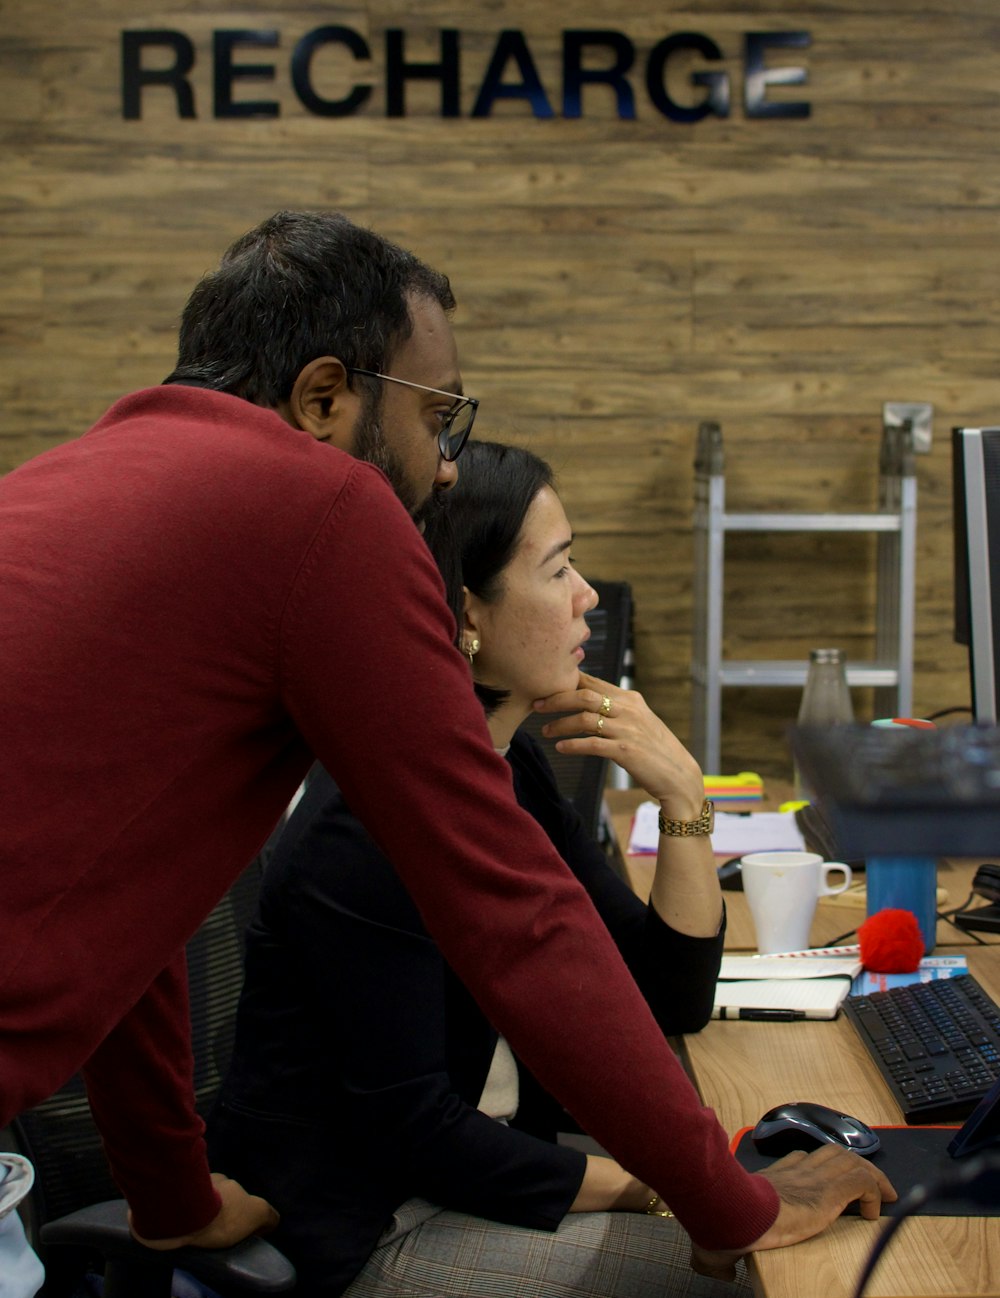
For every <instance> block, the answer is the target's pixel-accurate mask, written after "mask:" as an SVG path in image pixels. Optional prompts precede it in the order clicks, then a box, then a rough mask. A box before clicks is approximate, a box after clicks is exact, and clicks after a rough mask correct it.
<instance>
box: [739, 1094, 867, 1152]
mask: <svg viewBox="0 0 1000 1298" xmlns="http://www.w3.org/2000/svg"><path fill="white" fill-rule="evenodd" d="M750 1138H751V1140H752V1141H753V1143H754V1147H755V1148H756V1150H757V1152H758V1153H760V1154H768V1155H770V1156H774V1157H779V1158H780V1157H781V1155H782V1154H788V1153H791V1151H792V1150H793V1149H805V1150H811V1149H818V1148H819V1147H820V1145H843V1147H844V1148H845V1149H850V1150H853V1151H854V1153H855V1154H860V1155H861V1156H862V1157H863V1158H869V1157H870V1156H871V1155H872V1154H874V1153H876V1152H877V1151H878V1150H879V1148H880V1147H881V1146H880V1141H879V1138H878V1136H877V1135H876V1134H875V1132H874V1131H872V1129H871V1127H866V1126H865V1124H864V1123H863V1122H861V1121H860V1120H859V1119H858V1118H851V1117H849V1116H848V1115H847V1114H846V1113H838V1112H837V1110H836V1109H828V1108H827V1107H826V1105H825V1104H813V1103H811V1102H810V1101H807V1100H803V1101H801V1102H796V1103H795V1104H779V1105H778V1106H777V1108H774V1109H768V1111H767V1112H766V1113H765V1114H764V1116H763V1117H762V1118H761V1120H760V1121H759V1122H758V1123H757V1125H756V1127H754V1129H753V1131H752V1132H751V1135H750Z"/></svg>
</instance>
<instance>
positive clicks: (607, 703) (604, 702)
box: [601, 694, 611, 717]
mask: <svg viewBox="0 0 1000 1298" xmlns="http://www.w3.org/2000/svg"><path fill="white" fill-rule="evenodd" d="M601 711H602V712H603V713H604V715H605V716H606V717H610V716H611V699H610V698H609V697H608V695H607V694H605V695H603V696H602V698H601Z"/></svg>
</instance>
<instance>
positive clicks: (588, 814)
mask: <svg viewBox="0 0 1000 1298" xmlns="http://www.w3.org/2000/svg"><path fill="white" fill-rule="evenodd" d="M590 584H591V585H592V586H593V588H594V590H596V591H597V594H598V597H599V598H600V603H599V604H598V606H597V608H595V609H592V610H591V611H590V612H589V613H588V614H587V615H586V617H587V625H588V626H589V627H590V639H589V640H588V641H587V656H586V659H585V660H584V664H583V670H584V671H585V672H586V673H587V674H588V675H589V676H599V677H600V678H601V679H602V680H606V681H614V682H616V683H617V682H618V681H620V680H621V678H622V670H623V668H624V666H625V658H626V653H627V651H628V650H629V648H630V646H631V643H632V588H631V586H630V585H629V584H628V582H625V581H592V582H591V583H590ZM549 720H551V717H549V716H537V715H532V716H530V717H528V719H527V720H526V721H525V722H524V723H523V726H524V729H526V730H527V731H528V732H529V734H532V735H534V737H535V738H536V739H538V740H539V742H540V743H541V745H542V747H543V748H544V749H545V753H546V756H547V757H548V759H549V761H550V762H551V764H552V770H553V772H554V774H555V777H556V783H557V785H558V786H559V791H560V793H562V795H563V796H564V797H566V798H568V799H569V800H570V802H572V804H573V806H574V807H575V808H576V810H577V811H578V812H579V813H580V816H581V818H582V820H583V823H584V824H585V825H586V827H587V832H588V833H589V834H590V836H591V838H593V839H595V840H600V839H601V805H602V801H603V798H604V782H605V780H606V778H607V773H608V759H607V758H606V757H571V756H568V755H567V754H565V753H559V752H557V751H556V749H555V748H554V746H553V744H552V742H551V741H550V740H547V739H545V737H544V736H543V735H542V733H541V731H542V726H543V725H545V723H546V722H547V721H549Z"/></svg>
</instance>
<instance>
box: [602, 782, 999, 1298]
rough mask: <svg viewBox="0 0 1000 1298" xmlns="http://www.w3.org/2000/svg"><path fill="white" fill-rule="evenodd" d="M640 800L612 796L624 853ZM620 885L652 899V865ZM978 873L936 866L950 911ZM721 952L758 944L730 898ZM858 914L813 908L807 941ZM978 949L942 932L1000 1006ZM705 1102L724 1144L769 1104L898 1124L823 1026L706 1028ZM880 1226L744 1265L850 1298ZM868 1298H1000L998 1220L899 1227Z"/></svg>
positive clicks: (832, 1296) (796, 1287)
mask: <svg viewBox="0 0 1000 1298" xmlns="http://www.w3.org/2000/svg"><path fill="white" fill-rule="evenodd" d="M642 796H643V795H642V794H641V792H639V791H637V790H631V789H630V790H609V792H608V795H607V800H608V805H609V810H610V811H611V813H612V821H613V825H614V829H615V834H616V837H617V840H618V842H619V844H627V842H628V827H629V823H630V821H631V814H632V811H633V810H634V808H635V806H636V805H637V804H638V802H640V801H641V800H642ZM623 861H624V865H625V873H626V877H627V878H628V879H629V881H630V882H631V883H632V886H633V887H634V888H635V890H636V891H637V892H638V893H639V894H640V895H641V896H648V893H649V888H650V884H651V879H652V862H651V861H650V860H649V858H644V857H627V856H625V855H624V854H623ZM974 868H975V863H974V862H961V861H959V862H944V863H942V865H941V867H940V871H939V884H940V885H942V886H944V887H945V888H946V889H947V891H948V894H949V895H948V903H947V904H948V905H949V906H957V905H959V904H960V903H961V902H964V901H965V899H966V897H967V896H968V895H969V891H970V884H971V878H972V874H973V872H974ZM725 896H726V907H727V912H728V917H729V918H728V928H727V937H726V947H727V949H750V950H752V949H753V948H754V946H755V943H756V939H755V936H754V931H753V924H752V921H751V919H750V914H749V911H748V910H747V907H746V902H745V899H744V897H743V894H742V893H741V892H727V893H726V894H725ZM863 918H864V911H863V909H862V908H860V907H850V906H844V905H836V904H834V903H833V902H827V903H824V904H822V905H820V906H818V907H817V913H816V920H815V922H814V924H813V929H812V933H811V940H812V942H813V943H814V944H818V943H820V942H825V941H829V940H830V939H831V938H833V937H835V936H836V935H838V934H840V933H844V932H847V931H848V930H850V929H853V928H855V927H856V926H857V925H858V923H860V922H861V920H862V919H863ZM980 936H981V937H982V938H983V939H984V940H985V942H986V945H985V946H980V945H977V944H975V943H974V939H972V938H971V937H970V936H969V935H967V934H965V933H963V932H962V931H961V930H959V929H956V928H955V927H954V926H953V925H949V924H945V923H941V924H939V925H938V942H939V944H940V945H942V946H949V947H952V948H956V947H958V946H961V950H962V954H964V955H966V956H967V958H968V961H969V968H970V970H971V971H972V972H973V973H974V974H975V975H976V977H977V978H978V979H979V981H980V982H981V983H982V984H983V986H984V987H985V988H986V989H987V991H988V992H989V993H990V994H991V995H992V996H993V998H994V999H995V1000H998V1001H1000V936H998V935H993V934H981V935H980ZM685 1045H686V1047H687V1054H688V1058H689V1061H690V1068H691V1071H692V1074H693V1076H694V1079H695V1083H696V1085H697V1086H698V1088H699V1090H700V1092H701V1095H702V1098H703V1100H704V1102H705V1103H706V1104H708V1105H709V1106H711V1107H712V1108H713V1109H715V1111H716V1113H717V1114H718V1116H719V1121H720V1122H721V1123H722V1125H723V1127H725V1129H726V1130H727V1131H728V1132H729V1134H730V1135H731V1136H732V1135H734V1134H735V1133H736V1132H737V1131H740V1130H741V1129H742V1128H744V1127H747V1126H752V1125H753V1124H754V1123H755V1122H756V1121H757V1119H758V1118H759V1117H760V1115H761V1114H762V1113H764V1112H766V1110H767V1109H769V1108H772V1107H773V1106H774V1105H776V1104H781V1103H785V1102H788V1101H794V1100H815V1101H818V1102H819V1103H821V1104H828V1105H830V1106H831V1107H833V1108H837V1109H840V1110H841V1111H842V1112H846V1113H852V1114H855V1115H856V1116H857V1117H859V1118H862V1119H863V1120H864V1121H866V1122H870V1123H875V1124H879V1123H898V1122H900V1121H901V1120H902V1119H901V1114H900V1111H899V1108H898V1107H897V1105H896V1103H895V1101H894V1099H893V1098H892V1096H891V1094H890V1092H889V1090H888V1088H887V1087H886V1086H885V1085H884V1083H883V1082H882V1079H881V1078H880V1076H879V1074H878V1071H877V1069H876V1068H875V1065H874V1064H873V1063H872V1061H871V1059H870V1058H869V1056H868V1052H867V1051H866V1050H865V1049H864V1047H863V1046H862V1045H861V1043H860V1041H859V1040H858V1038H857V1035H856V1033H855V1031H854V1029H853V1028H852V1026H851V1024H850V1023H849V1022H848V1021H847V1020H846V1019H845V1018H843V1017H842V1016H841V1017H839V1018H837V1019H835V1020H833V1021H831V1022H805V1023H756V1022H755V1023H733V1022H718V1021H715V1022H712V1023H709V1024H708V1026H707V1027H706V1028H705V1029H704V1030H703V1031H702V1032H700V1033H697V1034H695V1035H693V1036H689V1037H686V1038H685ZM880 1229H881V1227H880V1225H879V1223H877V1222H866V1221H862V1220H861V1219H860V1218H858V1217H842V1218H841V1219H840V1220H839V1221H837V1222H835V1223H834V1224H833V1226H831V1227H830V1228H829V1229H827V1230H826V1231H824V1232H823V1234H822V1235H821V1236H818V1237H817V1238H816V1239H814V1240H807V1241H806V1242H805V1243H803V1244H797V1245H795V1247H794V1248H787V1249H775V1250H772V1251H770V1252H767V1253H760V1254H757V1255H756V1256H755V1257H754V1258H753V1259H752V1260H751V1262H750V1274H751V1276H752V1279H753V1283H754V1288H755V1291H756V1292H757V1293H758V1294H760V1295H763V1296H765V1298H851V1295H852V1294H853V1292H854V1287H855V1285H856V1283H857V1278H858V1276H859V1274H860V1272H861V1268H862V1266H863V1264H864V1261H865V1259H866V1257H867V1255H868V1250H869V1249H870V1247H871V1245H872V1243H873V1242H874V1240H875V1238H876V1237H877V1235H878V1232H879V1230H880ZM865 1295H866V1298H997V1296H998V1295H1000V1217H991V1218H986V1217H915V1218H912V1219H911V1220H909V1221H908V1222H906V1224H905V1225H903V1226H902V1227H901V1228H900V1231H899V1233H898V1235H897V1236H896V1238H895V1239H894V1240H893V1242H892V1243H891V1244H890V1246H889V1248H888V1249H887V1250H886V1253H885V1254H884V1255H883V1258H882V1260H881V1262H880V1263H879V1265H878V1267H877V1269H876V1271H875V1274H874V1276H873V1277H872V1278H871V1280H870V1281H869V1283H868V1286H867V1288H866V1290H865Z"/></svg>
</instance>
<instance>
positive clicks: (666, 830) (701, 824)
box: [660, 798, 715, 838]
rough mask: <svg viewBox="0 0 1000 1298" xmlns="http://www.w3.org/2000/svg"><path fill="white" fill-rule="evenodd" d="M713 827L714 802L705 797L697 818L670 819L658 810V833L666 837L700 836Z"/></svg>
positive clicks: (708, 832) (710, 830) (709, 831)
mask: <svg viewBox="0 0 1000 1298" xmlns="http://www.w3.org/2000/svg"><path fill="white" fill-rule="evenodd" d="M714 828H715V803H714V802H713V801H712V799H711V798H706V799H705V801H704V802H703V803H702V804H701V815H700V816H699V817H698V819H697V820H670V819H668V818H667V817H666V816H665V815H664V814H663V812H662V811H661V812H660V833H661V834H666V835H667V837H668V838H701V837H702V836H703V835H705V834H710V833H711V832H712V830H713V829H714Z"/></svg>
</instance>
